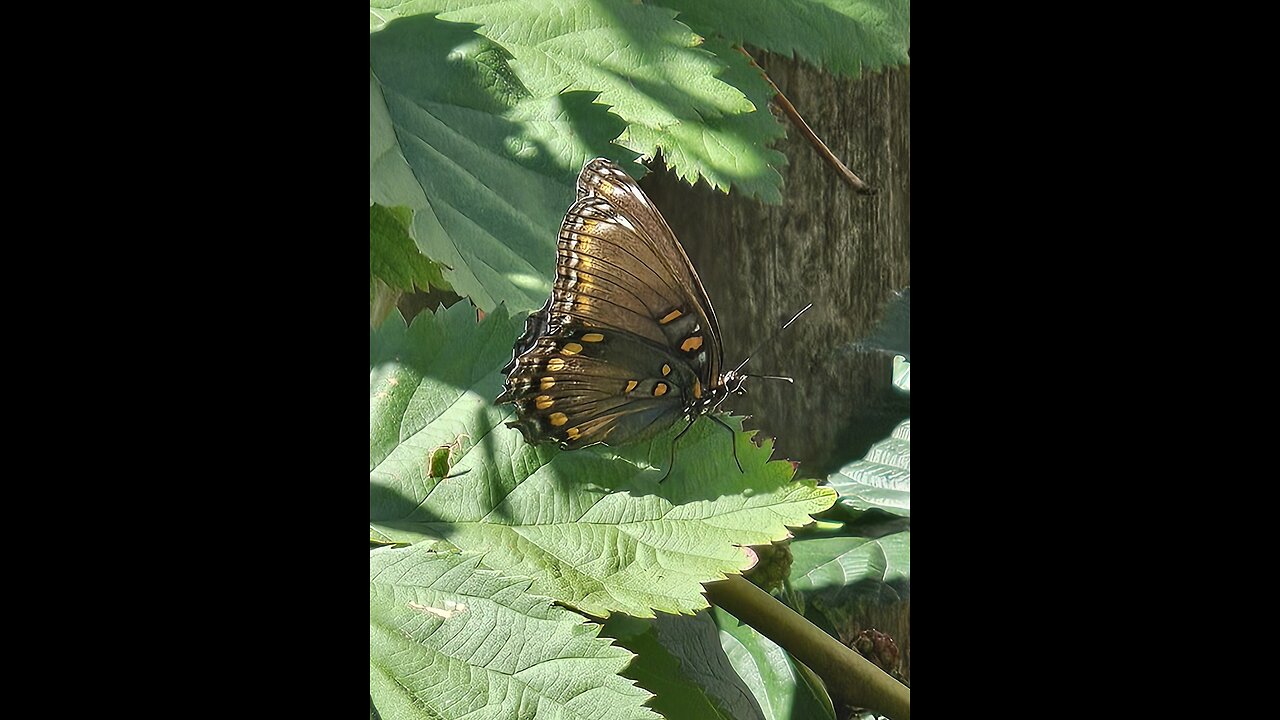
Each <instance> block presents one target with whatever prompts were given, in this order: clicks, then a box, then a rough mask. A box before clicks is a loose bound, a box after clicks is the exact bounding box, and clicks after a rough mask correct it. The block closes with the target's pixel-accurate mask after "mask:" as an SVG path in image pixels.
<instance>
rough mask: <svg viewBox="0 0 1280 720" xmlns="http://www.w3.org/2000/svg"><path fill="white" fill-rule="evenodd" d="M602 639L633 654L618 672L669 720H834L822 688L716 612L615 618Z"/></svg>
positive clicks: (779, 652)
mask: <svg viewBox="0 0 1280 720" xmlns="http://www.w3.org/2000/svg"><path fill="white" fill-rule="evenodd" d="M602 634H604V635H607V636H609V637H612V638H616V639H617V640H618V644H620V645H622V646H623V647H625V648H627V649H628V650H630V651H632V652H634V653H635V654H636V659H635V660H634V661H633V662H632V664H631V665H630V667H628V668H627V670H626V671H624V673H623V674H624V675H626V676H627V677H630V678H633V679H635V680H636V681H637V682H638V683H639V685H640V686H641V687H643V688H645V689H646V690H649V691H650V692H652V693H654V695H655V696H656V697H655V699H654V701H653V708H654V709H655V710H657V711H658V712H659V713H661V714H662V716H663V717H665V718H666V719H667V720H700V719H701V718H726V719H729V718H731V719H732V720H754V719H760V720H763V719H765V718H769V719H770V720H788V719H795V720H801V719H803V720H809V719H811V718H812V719H818V718H834V710H833V709H832V707H831V700H830V698H828V697H827V694H826V690H825V689H824V688H823V687H822V685H821V681H819V680H817V678H816V677H814V676H813V675H812V674H811V673H809V672H808V671H807V669H805V668H804V667H803V666H802V665H800V664H799V663H798V662H796V661H795V659H794V658H792V657H791V656H790V655H789V654H788V653H787V652H786V651H785V650H783V649H782V648H781V647H779V646H778V645H776V644H775V643H774V642H773V641H771V640H769V639H768V638H766V637H764V636H763V635H760V634H759V633H757V632H756V631H755V630H753V629H752V628H751V627H749V626H745V625H742V624H740V623H739V622H738V620H737V619H736V618H734V617H733V616H732V615H729V614H728V613H726V612H724V611H723V610H720V609H719V608H714V607H713V608H711V609H709V610H704V611H701V612H699V613H697V614H696V615H693V616H670V615H659V616H658V617H656V618H654V619H652V620H638V619H636V618H630V617H626V616H621V615H615V616H613V617H612V618H610V619H609V621H608V622H606V623H605V627H604V630H603V631H602Z"/></svg>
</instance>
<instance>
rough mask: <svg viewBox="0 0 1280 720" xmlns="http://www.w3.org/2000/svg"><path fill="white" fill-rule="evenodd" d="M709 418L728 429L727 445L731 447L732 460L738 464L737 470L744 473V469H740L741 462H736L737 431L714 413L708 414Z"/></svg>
mask: <svg viewBox="0 0 1280 720" xmlns="http://www.w3.org/2000/svg"><path fill="white" fill-rule="evenodd" d="M710 418H711V419H712V420H715V421H716V422H718V423H720V427H722V428H724V429H725V430H728V431H729V447H731V448H733V461H734V462H735V463H737V464H738V472H740V473H745V472H746V470H743V469H742V463H741V462H738V433H736V432H734V431H733V428H731V427H729V425H728V424H727V423H725V421H723V420H721V419H720V418H718V417H716V416H715V415H710Z"/></svg>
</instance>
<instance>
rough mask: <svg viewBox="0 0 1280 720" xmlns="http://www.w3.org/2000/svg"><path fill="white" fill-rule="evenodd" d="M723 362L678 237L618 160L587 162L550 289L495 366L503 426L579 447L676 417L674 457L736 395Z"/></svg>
mask: <svg viewBox="0 0 1280 720" xmlns="http://www.w3.org/2000/svg"><path fill="white" fill-rule="evenodd" d="M744 363H745V361H744ZM723 367H724V352H723V345H722V344H721V341H720V325H719V323H718V322H717V320H716V313H715V310H714V309H712V307H711V300H710V298H708V297H707V291H706V290H705V289H704V288H703V287H702V281H701V280H700V279H699V278H698V273H697V272H696V271H695V270H694V269H693V264H692V263H691V262H689V256H688V255H686V254H685V251H684V249H683V248H682V247H680V243H679V242H678V241H677V240H676V236H675V234H674V233H672V232H671V228H670V227H669V226H668V225H667V222H666V220H664V219H663V217H662V215H661V214H660V213H659V212H658V209H657V207H655V206H654V204H653V203H652V202H651V201H650V200H649V198H648V197H646V196H645V194H644V192H643V191H642V190H641V189H640V186H639V185H637V184H636V182H635V180H632V179H631V178H630V177H629V176H628V175H627V174H626V173H625V172H623V170H622V168H620V167H618V166H617V165H615V164H614V163H612V162H610V161H609V160H606V159H604V158H596V159H595V160H591V161H590V162H588V163H587V164H586V165H585V166H584V167H583V168H582V172H581V173H580V174H579V176H578V183H577V200H576V201H575V202H574V203H573V205H572V206H570V208H569V211H568V212H567V213H566V214H565V217H564V221H563V223H561V225H560V238H559V242H558V245H557V255H556V278H555V282H554V284H553V286H552V290H551V297H549V298H547V302H546V304H544V305H543V306H542V308H541V309H540V310H539V311H538V312H536V313H534V314H532V315H530V316H529V317H528V319H527V320H526V321H525V332H524V335H522V336H521V337H520V339H519V340H517V341H516V344H515V349H514V353H513V354H512V358H511V362H510V363H509V364H508V365H507V366H506V367H505V368H503V373H505V374H506V375H507V380H506V384H505V390H504V392H503V393H502V394H501V395H500V396H498V398H497V402H498V403H511V404H514V405H515V407H516V419H515V420H514V421H512V422H508V423H507V426H508V427H514V428H516V429H518V430H519V431H520V433H521V434H522V435H523V436H524V439H525V440H526V441H527V442H529V443H534V444H536V443H540V442H555V443H558V444H559V446H560V447H561V448H562V449H565V450H576V449H578V448H582V447H586V446H588V445H594V444H596V443H609V444H610V445H615V446H616V445H622V444H626V443H629V442H633V441H638V440H645V439H649V438H652V437H654V436H656V435H658V434H661V433H662V432H663V431H665V430H667V429H668V428H670V427H672V426H673V425H674V424H676V423H678V422H679V421H680V420H684V421H685V423H686V425H685V428H684V430H682V431H681V433H680V435H677V436H676V438H675V440H673V442H672V457H673V463H674V453H675V442H676V441H678V440H679V439H680V437H681V436H683V435H684V433H685V432H687V431H688V429H689V428H690V427H692V425H693V422H694V421H695V420H697V418H698V417H700V416H702V415H705V414H707V413H710V412H711V411H712V410H714V409H716V408H717V407H718V406H719V405H720V403H721V402H723V401H724V400H725V398H727V397H728V396H729V395H731V394H738V395H741V394H743V393H744V392H745V390H743V388H742V384H743V382H744V381H745V379H746V377H747V376H746V375H742V374H739V372H738V370H739V369H741V367H742V366H741V365H739V366H738V368H737V369H734V370H729V371H727V372H724V371H723V370H722V368H723ZM711 417H712V419H715V420H717V422H720V424H721V425H724V426H725V427H726V428H729V426H728V425H725V423H724V422H723V421H721V420H719V418H716V417H715V415H711ZM729 429H730V432H732V428H729ZM734 459H735V461H736V460H737V451H736V447H735V450H734ZM739 469H741V464H739ZM667 472H668V474H670V470H668V471H667ZM663 479H666V478H665V476H664V478H663Z"/></svg>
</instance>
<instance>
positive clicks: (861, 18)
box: [663, 0, 911, 77]
mask: <svg viewBox="0 0 1280 720" xmlns="http://www.w3.org/2000/svg"><path fill="white" fill-rule="evenodd" d="M663 4H664V5H666V6H667V7H671V8H675V9H677V10H679V11H680V20H681V21H683V22H685V23H688V24H689V27H691V28H693V29H694V30H695V31H697V32H698V33H700V34H702V35H705V36H708V37H710V36H712V35H720V36H722V37H724V38H726V39H728V40H729V41H730V42H733V43H735V44H743V43H746V44H748V45H754V46H756V47H758V48H763V49H765V50H768V51H770V52H774V53H778V54H781V55H786V56H787V57H795V56H799V57H800V58H802V59H804V60H806V61H808V62H810V63H812V64H814V65H817V66H818V67H820V68H824V69H826V70H831V71H833V72H839V73H844V74H846V75H850V76H854V77H857V76H858V74H859V73H861V72H862V70H863V69H864V68H865V69H868V70H874V69H876V68H880V67H884V66H886V65H901V64H904V63H906V62H908V60H909V58H908V56H907V51H908V50H909V49H910V48H911V2H910V0H663Z"/></svg>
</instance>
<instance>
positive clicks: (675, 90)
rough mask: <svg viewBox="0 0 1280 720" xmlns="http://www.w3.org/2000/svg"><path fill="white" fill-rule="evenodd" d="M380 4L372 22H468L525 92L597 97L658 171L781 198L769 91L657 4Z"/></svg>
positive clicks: (727, 52) (623, 141)
mask: <svg viewBox="0 0 1280 720" xmlns="http://www.w3.org/2000/svg"><path fill="white" fill-rule="evenodd" d="M377 5H378V7H377V8H376V12H377V16H378V18H379V21H378V22H380V23H381V22H385V18H386V17H389V16H390V15H391V14H395V15H397V16H402V15H413V14H416V13H424V12H441V13H442V14H441V15H440V18H441V19H445V20H453V21H466V22H474V23H477V24H478V25H479V26H480V29H479V31H478V32H479V33H480V34H482V35H484V36H486V37H488V38H490V39H492V40H494V41H495V42H497V43H499V44H501V45H502V46H503V47H504V48H506V49H507V50H510V51H511V54H512V56H513V57H512V60H511V67H512V68H513V70H514V71H515V74H516V75H518V76H519V78H520V80H521V81H522V83H523V85H524V87H526V88H528V90H529V92H531V93H532V95H533V96H534V97H541V96H553V95H555V94H557V93H560V92H563V91H564V90H566V89H570V90H572V89H581V90H587V91H592V92H599V93H600V99H599V101H600V102H601V103H605V104H607V105H610V106H611V107H612V109H613V112H615V113H617V115H619V116H621V117H622V118H623V119H624V120H625V121H626V122H627V128H628V129H627V132H626V133H625V134H624V135H623V136H622V137H621V138H620V139H619V140H618V143H619V144H620V145H623V146H625V147H628V148H630V149H631V150H634V151H635V152H637V153H640V154H642V155H645V156H649V157H654V156H655V155H656V152H657V150H658V149H659V148H661V149H662V154H663V158H664V160H665V161H666V163H667V165H668V166H669V167H671V168H672V169H674V170H675V171H676V172H678V173H679V174H680V176H681V177H683V178H684V179H686V180H688V181H690V182H694V181H696V180H697V179H698V177H705V178H706V179H707V181H708V182H709V183H711V185H713V186H714V187H717V188H719V189H721V190H724V191H726V192H727V191H728V190H729V189H730V187H733V188H736V189H737V190H738V191H739V192H744V193H747V194H750V195H754V196H758V197H761V198H762V199H764V200H766V201H768V202H774V203H776V202H780V201H781V194H780V188H781V185H782V177H781V175H780V174H779V172H778V170H779V169H780V168H781V167H782V166H783V165H784V164H785V163H786V159H785V157H784V156H783V155H782V154H781V153H779V152H778V151H776V150H774V149H772V148H771V145H772V144H773V143H774V141H776V140H777V139H778V138H779V137H781V136H782V135H783V134H784V129H783V127H782V125H781V124H780V123H779V122H778V121H777V120H776V119H775V118H774V117H773V115H772V114H771V113H770V112H769V109H768V102H769V100H770V98H771V97H772V89H771V88H770V87H769V86H768V83H766V82H765V81H764V80H763V79H762V78H761V77H760V75H759V72H758V71H757V70H755V69H754V68H752V67H751V66H750V64H749V63H748V61H747V59H746V57H745V56H743V55H742V54H741V53H740V52H738V51H737V50H735V49H733V48H732V47H731V46H730V44H729V43H727V42H725V41H723V40H716V39H713V40H711V41H709V42H707V43H706V44H705V45H704V46H702V47H697V45H699V44H700V43H701V42H702V40H701V39H700V38H698V37H697V36H696V35H694V34H693V33H691V32H689V30H688V28H687V27H686V26H685V25H683V24H682V23H679V22H676V21H673V20H672V15H673V13H672V11H670V10H668V9H666V8H662V7H657V6H655V5H646V4H641V3H631V2H625V1H623V0H552V1H551V2H548V3H540V4H529V3H524V2H518V1H515V0H410V1H408V2H399V1H398V0H390V1H388V2H379V3H377ZM373 9H374V8H372V6H371V10H373ZM375 26H376V27H382V25H378V24H376V23H371V27H375ZM614 137H616V135H615V136H614ZM628 170H629V171H630V168H629V169H628ZM632 174H633V176H635V177H637V178H638V177H640V173H638V172H633V173H632Z"/></svg>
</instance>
